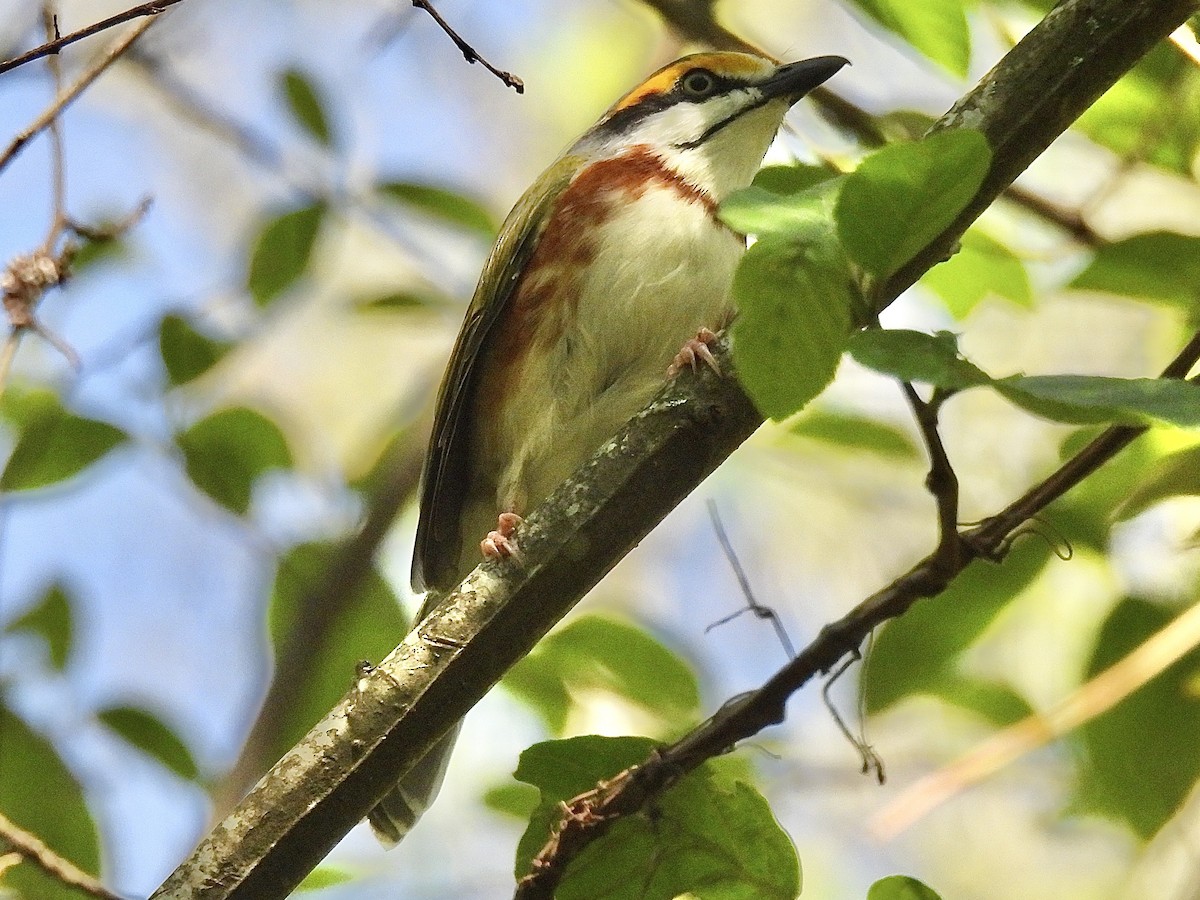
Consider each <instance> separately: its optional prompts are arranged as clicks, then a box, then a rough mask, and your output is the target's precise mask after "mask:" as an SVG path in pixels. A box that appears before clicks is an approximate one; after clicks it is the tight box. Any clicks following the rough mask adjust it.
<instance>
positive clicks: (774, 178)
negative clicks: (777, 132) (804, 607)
mask: <svg viewBox="0 0 1200 900" xmlns="http://www.w3.org/2000/svg"><path fill="white" fill-rule="evenodd" d="M840 177H841V173H840V172H838V171H837V170H836V169H829V168H826V167H825V166H807V165H804V164H803V163H793V164H792V165H790V166H764V167H763V168H761V169H759V170H758V174H757V175H755V176H754V186H755V187H758V188H762V189H763V190H766V191H770V192H771V193H772V194H799V193H800V192H801V191H807V190H809V189H810V188H814V187H816V186H817V185H818V184H822V183H824V182H826V181H832V180H833V179H835V178H840Z"/></svg>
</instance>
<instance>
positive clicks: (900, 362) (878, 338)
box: [847, 328, 992, 390]
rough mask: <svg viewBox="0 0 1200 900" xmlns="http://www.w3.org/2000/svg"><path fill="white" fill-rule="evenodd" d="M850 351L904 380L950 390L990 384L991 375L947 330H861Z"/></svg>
mask: <svg viewBox="0 0 1200 900" xmlns="http://www.w3.org/2000/svg"><path fill="white" fill-rule="evenodd" d="M847 349H848V350H849V351H850V355H851V356H853V357H854V358H855V359H856V360H857V361H858V362H860V363H861V364H862V365H864V366H866V367H867V368H869V369H874V370H875V371H876V372H883V373H884V374H886V375H892V376H894V377H896V378H899V379H901V380H902V381H920V382H924V383H927V384H932V385H934V386H936V387H940V388H945V389H947V390H965V389H966V388H970V387H976V386H978V385H984V384H991V382H992V379H991V377H990V376H989V375H988V374H987V373H986V372H984V371H983V370H981V369H979V368H978V367H976V366H975V365H974V364H973V363H970V362H967V360H965V359H963V358H962V356H961V355H960V354H959V352H958V342H957V341H956V340H955V337H954V335H953V334H951V333H950V332H948V331H939V332H938V333H937V334H925V333H923V332H920V331H909V330H907V329H903V328H872V329H868V330H867V331H860V332H859V333H858V334H856V335H854V336H853V337H852V338H851V339H850V342H849V347H848V348H847Z"/></svg>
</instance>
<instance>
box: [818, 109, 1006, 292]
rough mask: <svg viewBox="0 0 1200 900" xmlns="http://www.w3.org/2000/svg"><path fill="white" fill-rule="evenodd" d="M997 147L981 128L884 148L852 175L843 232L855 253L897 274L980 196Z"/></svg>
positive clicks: (839, 213)
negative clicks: (994, 148) (981, 186)
mask: <svg viewBox="0 0 1200 900" xmlns="http://www.w3.org/2000/svg"><path fill="white" fill-rule="evenodd" d="M991 158H992V152H991V148H989V147H988V143H987V140H986V139H985V138H984V136H983V135H982V134H980V133H979V132H978V131H971V130H969V129H958V130H953V131H942V132H939V133H937V134H933V135H930V136H929V137H927V138H924V139H922V140H920V141H915V142H914V143H911V144H893V145H891V146H890V147H884V148H883V149H882V150H879V151H877V152H875V153H873V154H871V155H870V156H868V157H867V158H866V159H864V160H863V162H862V165H860V166H859V167H858V168H857V169H856V170H855V171H854V172H852V173H850V175H848V176H847V177H846V183H845V184H844V185H843V186H842V189H841V193H840V194H839V195H838V201H837V207H836V212H835V216H836V220H837V230H838V235H839V237H840V238H841V240H842V244H843V245H844V246H845V248H846V252H847V253H849V255H850V257H851V259H853V260H854V261H855V262H857V263H858V264H859V265H860V266H862V267H863V269H864V270H866V271H867V272H869V273H870V274H872V275H874V276H876V277H877V278H885V277H886V276H888V275H891V274H892V273H893V272H895V271H896V270H897V269H899V268H900V267H901V266H903V265H904V264H905V263H907V262H908V261H909V260H910V259H912V258H913V256H915V255H916V253H917V251H919V250H921V249H922V248H923V247H925V246H926V245H927V244H929V243H930V242H931V241H932V240H933V239H934V238H935V237H937V236H938V235H939V234H941V233H942V232H943V231H944V230H945V229H946V228H947V227H948V226H949V225H950V223H951V222H953V221H954V219H955V217H957V216H958V214H959V213H960V212H961V211H962V210H963V208H964V207H965V206H966V205H967V204H968V203H969V202H970V201H971V199H972V198H973V197H974V196H975V193H976V192H977V191H978V190H979V186H980V185H981V184H982V183H983V178H984V176H985V175H986V174H987V172H988V166H989V165H990V163H991Z"/></svg>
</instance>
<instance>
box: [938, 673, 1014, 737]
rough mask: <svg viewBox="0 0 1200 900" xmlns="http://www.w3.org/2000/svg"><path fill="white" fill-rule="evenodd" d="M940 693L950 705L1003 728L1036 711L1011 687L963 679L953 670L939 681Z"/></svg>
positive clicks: (976, 679) (944, 674)
mask: <svg viewBox="0 0 1200 900" xmlns="http://www.w3.org/2000/svg"><path fill="white" fill-rule="evenodd" d="M936 694H937V696H938V697H940V698H942V699H943V700H945V701H946V702H947V703H951V704H953V705H954V706H957V707H959V708H960V709H965V710H968V711H970V712H973V713H975V714H976V715H977V716H979V717H980V718H982V719H985V720H987V721H988V722H991V723H992V724H993V725H996V726H998V727H1001V728H1003V727H1004V726H1006V725H1012V724H1013V723H1014V722H1019V721H1021V720H1022V719H1024V718H1025V717H1026V716H1028V715H1030V714H1031V713H1032V712H1033V708H1032V707H1031V706H1030V705H1029V702H1028V701H1027V700H1026V699H1025V698H1024V697H1022V696H1021V695H1020V694H1018V693H1017V692H1016V691H1014V690H1013V689H1012V688H1010V687H1009V686H1008V685H1005V684H999V683H997V682H995V681H985V680H983V679H980V678H970V677H965V676H961V675H958V674H956V673H953V672H951V671H949V670H947V671H945V672H944V673H943V676H942V677H941V678H940V679H939V680H938V683H937V686H936Z"/></svg>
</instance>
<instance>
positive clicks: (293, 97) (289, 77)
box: [280, 69, 333, 147]
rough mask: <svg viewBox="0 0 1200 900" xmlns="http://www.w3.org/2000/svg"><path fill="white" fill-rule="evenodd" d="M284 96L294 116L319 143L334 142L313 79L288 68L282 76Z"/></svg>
mask: <svg viewBox="0 0 1200 900" xmlns="http://www.w3.org/2000/svg"><path fill="white" fill-rule="evenodd" d="M280 84H281V86H282V87H283V96H284V98H285V99H286V100H287V106H288V110H289V111H290V112H291V114H292V118H293V119H295V120H296V124H298V125H299V126H300V127H301V128H303V129H304V130H305V131H307V132H308V133H309V134H310V135H312V137H314V138H316V140H317V142H318V143H321V144H324V145H325V146H327V147H328V146H329V145H330V144H331V143H333V131H332V130H331V129H330V127H329V117H328V116H327V115H326V114H325V108H324V104H323V103H322V102H321V97H320V95H319V94H318V93H317V89H316V88H315V87H314V86H313V83H312V81H311V80H310V79H309V78H308V76H306V75H305V74H304V73H303V72H301V71H300V70H299V69H287V70H285V71H284V72H283V74H282V75H281V77H280Z"/></svg>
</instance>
